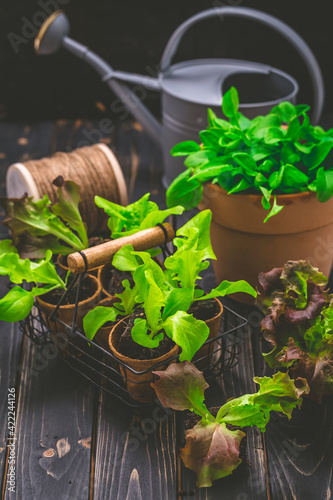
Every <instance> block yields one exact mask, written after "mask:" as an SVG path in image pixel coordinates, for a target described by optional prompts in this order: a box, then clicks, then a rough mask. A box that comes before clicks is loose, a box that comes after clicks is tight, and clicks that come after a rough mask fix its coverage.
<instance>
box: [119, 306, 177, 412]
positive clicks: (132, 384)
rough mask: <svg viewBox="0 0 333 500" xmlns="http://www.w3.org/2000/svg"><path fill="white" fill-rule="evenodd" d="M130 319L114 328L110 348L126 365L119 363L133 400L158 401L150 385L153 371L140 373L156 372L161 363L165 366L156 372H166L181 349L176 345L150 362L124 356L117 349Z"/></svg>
mask: <svg viewBox="0 0 333 500" xmlns="http://www.w3.org/2000/svg"><path fill="white" fill-rule="evenodd" d="M129 318H130V316H127V317H126V318H124V319H122V320H121V321H119V322H118V323H117V324H116V325H115V326H114V327H113V328H112V330H111V332H110V336H109V346H110V349H111V352H112V354H113V355H114V357H115V358H117V359H119V360H120V361H122V362H123V363H124V364H125V365H126V366H123V365H122V364H120V363H119V370H120V373H121V374H122V376H123V377H124V383H125V386H126V389H127V391H128V392H129V394H130V396H131V398H132V399H134V400H135V401H138V402H140V403H151V402H153V401H154V400H155V399H156V393H155V391H154V389H153V388H152V387H151V385H150V384H151V382H152V381H153V375H152V371H148V372H147V373H143V374H141V373H139V372H142V371H144V370H149V369H152V370H154V367H155V366H156V365H157V364H159V363H161V362H165V364H162V365H160V366H158V367H157V368H156V370H159V371H161V370H165V369H166V368H167V367H168V365H169V364H170V359H171V358H173V357H174V356H176V355H177V354H178V353H179V350H180V349H179V347H178V346H177V345H175V346H174V347H173V348H172V349H171V351H169V352H168V353H166V354H164V355H163V356H160V357H159V358H155V359H149V360H140V359H132V358H129V357H127V356H124V355H123V354H121V353H120V352H118V350H117V347H118V344H119V339H120V336H121V334H122V333H123V331H124V329H125V328H126V325H127V321H128V319H129ZM127 367H130V368H132V369H133V370H135V372H138V373H132V372H131V371H130V370H129V369H128V368H127Z"/></svg>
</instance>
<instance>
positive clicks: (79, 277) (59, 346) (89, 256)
mask: <svg viewBox="0 0 333 500" xmlns="http://www.w3.org/2000/svg"><path fill="white" fill-rule="evenodd" d="M131 238H133V239H135V240H136V243H138V241H139V240H140V242H141V243H140V245H141V246H140V248H141V249H147V248H153V247H154V246H156V245H160V246H161V249H162V252H163V256H164V258H165V257H166V256H167V255H170V253H171V252H170V249H169V248H168V246H167V244H168V242H170V241H172V239H173V238H174V231H173V229H172V227H171V226H170V225H169V224H158V225H157V227H156V228H151V229H148V230H144V231H141V232H139V233H136V235H134V236H131ZM131 242H132V241H131ZM126 243H129V241H128V238H120V239H118V240H115V241H111V242H108V243H104V244H103V245H100V247H96V248H99V250H98V252H97V250H96V248H95V249H87V250H85V251H79V252H77V253H75V254H72V255H71V256H70V257H72V260H73V262H74V264H75V266H74V267H75V270H73V272H74V271H75V272H74V274H73V275H72V280H71V282H70V283H69V286H68V287H67V290H66V291H65V293H64V294H63V296H62V297H61V298H60V300H59V301H58V304H57V305H56V307H55V309H54V310H53V311H52V313H51V312H50V310H45V307H46V304H45V306H43V305H42V304H41V303H39V302H38V299H37V301H36V303H35V306H34V308H33V309H32V312H31V313H30V315H29V316H28V317H27V318H26V319H25V320H23V321H21V328H22V330H23V331H24V332H25V333H26V334H27V335H28V337H30V338H31V339H32V340H33V341H34V342H35V343H36V344H38V345H40V346H41V349H42V350H43V353H44V354H46V357H47V355H49V356H50V357H54V356H55V355H58V356H59V357H60V358H61V359H62V360H63V361H64V362H65V363H67V364H68V365H69V366H70V367H71V368H72V369H74V370H75V371H77V372H79V373H80V374H81V375H83V376H84V377H85V378H86V379H87V380H89V381H90V382H92V383H93V384H95V385H96V386H98V387H99V388H101V389H102V390H103V391H106V392H108V393H110V394H112V395H114V396H116V397H117V398H119V399H121V400H122V401H124V402H125V403H126V404H127V405H128V406H131V407H140V406H142V405H144V406H147V405H149V404H154V403H155V400H156V394H155V391H154V389H153V388H152V387H151V382H153V381H154V379H155V376H154V374H153V373H152V372H154V371H159V370H164V369H166V367H167V365H168V364H170V363H172V362H177V361H179V354H175V355H174V356H173V357H169V358H168V359H167V360H166V359H165V358H163V360H162V361H158V359H156V363H154V361H152V363H150V366H149V368H147V369H145V370H142V371H137V370H135V369H133V367H131V366H130V365H129V362H128V363H125V362H124V361H123V360H122V359H118V357H116V356H115V355H114V354H113V353H112V351H111V349H110V348H108V342H107V341H106V342H105V343H104V344H103V347H101V345H100V342H99V343H97V342H98V339H97V334H96V336H95V338H94V340H93V341H92V340H89V339H87V338H86V336H85V335H84V334H83V333H82V332H81V330H80V329H79V328H78V327H77V323H76V318H77V314H78V305H79V294H80V290H81V286H82V282H83V279H84V277H85V276H86V274H85V273H86V272H87V271H89V270H91V269H94V268H95V267H96V265H104V264H106V263H107V262H110V257H111V255H113V254H114V253H115V251H116V250H117V249H119V248H121V246H123V245H124V244H126ZM133 246H134V245H133ZM97 253H98V254H99V256H98V261H96V255H97ZM75 286H76V291H75V296H76V300H75V304H74V311H73V318H72V319H71V324H70V325H69V324H66V323H65V322H64V321H62V320H61V319H60V318H59V314H58V312H59V310H60V309H59V308H60V306H61V304H62V303H64V300H65V297H66V296H67V295H68V294H69V292H70V290H71V289H72V288H74V287H75ZM74 290H75V288H74ZM43 307H44V309H43ZM66 321H67V320H66ZM123 321H124V320H123ZM81 324H82V322H81ZM110 331H111V327H110ZM247 333H248V325H247V320H246V319H245V318H243V317H242V316H240V315H239V314H237V313H236V312H234V311H232V310H231V309H229V308H228V307H226V306H224V308H223V313H222V320H221V322H220V328H219V331H218V333H217V335H216V337H214V338H209V339H208V340H207V341H206V342H205V343H204V344H203V346H202V348H201V350H199V351H198V353H197V354H196V356H195V357H194V361H193V363H194V364H195V365H196V366H197V368H198V369H199V370H201V371H203V372H204V375H205V377H206V379H207V380H209V379H212V378H214V377H217V376H218V375H220V374H222V373H223V372H225V371H227V370H230V368H232V367H233V366H235V365H236V364H237V363H238V355H239V353H240V344H241V342H242V339H243V338H244V334H245V335H246V334H247ZM96 340H97V341H96ZM104 347H106V348H104ZM107 349H108V350H107ZM177 352H178V351H177ZM200 352H201V353H203V355H202V354H200ZM48 353H49V354H48ZM199 356H200V357H199ZM127 359H129V358H127ZM160 359H162V358H160Z"/></svg>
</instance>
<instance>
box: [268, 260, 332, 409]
mask: <svg viewBox="0 0 333 500" xmlns="http://www.w3.org/2000/svg"><path fill="white" fill-rule="evenodd" d="M259 281H260V283H261V287H262V290H261V292H262V293H261V296H259V297H260V298H259V301H260V304H261V307H262V309H263V310H264V311H265V312H266V313H267V314H266V316H265V318H264V319H263V320H262V323H261V329H262V332H263V334H264V338H265V339H266V340H267V341H268V342H270V343H271V344H272V346H273V349H272V351H271V352H269V353H265V354H264V357H265V359H266V361H267V362H268V364H269V365H270V366H271V367H272V368H273V367H274V368H279V367H280V368H281V367H283V368H288V369H289V372H290V373H291V375H292V376H293V377H295V378H296V377H304V378H305V379H306V380H307V381H308V384H309V387H310V392H309V394H308V396H309V397H310V398H311V399H313V400H315V401H317V402H320V401H321V399H322V397H323V396H325V395H329V394H332V391H333V371H332V370H333V368H332V367H333V302H332V295H330V294H329V293H328V292H327V291H326V290H325V289H324V287H325V286H326V284H327V278H326V277H325V276H324V275H323V274H322V273H320V272H319V271H318V269H317V268H313V267H312V266H311V265H310V264H309V263H308V262H304V261H297V262H295V261H289V262H288V263H287V264H286V265H285V266H284V267H283V269H281V270H277V269H275V270H272V271H271V272H270V273H266V274H261V275H260V276H259Z"/></svg>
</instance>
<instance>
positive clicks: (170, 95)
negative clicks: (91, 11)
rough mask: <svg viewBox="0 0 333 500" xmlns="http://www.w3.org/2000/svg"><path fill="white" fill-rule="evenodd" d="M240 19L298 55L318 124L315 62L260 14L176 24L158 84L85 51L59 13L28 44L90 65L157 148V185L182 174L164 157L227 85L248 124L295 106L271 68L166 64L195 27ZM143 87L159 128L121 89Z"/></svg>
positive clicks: (290, 87)
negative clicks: (160, 166) (156, 109)
mask: <svg viewBox="0 0 333 500" xmlns="http://www.w3.org/2000/svg"><path fill="white" fill-rule="evenodd" d="M216 16H223V17H230V16H235V17H240V18H247V19H250V20H254V21H258V22H259V23H261V24H264V25H266V26H269V27H270V28H273V29H274V30H275V31H277V32H278V33H279V34H281V35H282V36H283V37H284V38H285V39H286V40H288V41H289V42H290V44H291V45H292V46H293V47H294V48H295V49H296V51H297V52H298V53H299V55H300V56H301V58H302V59H303V62H304V63H305V65H306V67H307V69H308V71H309V74H310V77H311V81H312V85H313V90H314V97H315V99H314V106H313V114H312V121H313V123H317V121H318V120H319V118H320V115H321V111H322V108H323V104H324V83H323V77H322V73H321V70H320V67H319V64H318V62H317V60H316V58H315V56H314V54H313V52H312V51H311V49H310V48H309V46H308V45H307V44H306V43H305V41H304V40H303V39H302V38H301V37H300V36H299V35H298V34H297V33H296V32H295V31H294V30H292V29H291V28H290V27H289V26H288V25H286V24H285V23H283V22H282V21H280V20H279V19H277V18H275V17H273V16H271V15H268V14H266V13H263V12H261V11H258V10H255V9H250V8H245V7H216V8H212V9H208V10H205V11H203V12H200V13H198V14H196V15H194V16H192V17H190V18H189V19H187V21H185V22H184V23H183V24H181V25H180V26H179V27H178V28H177V29H176V31H175V32H174V33H173V35H172V36H171V38H170V40H169V42H168V44H167V46H166V48H165V50H164V53H163V56H162V59H161V64H160V73H159V75H158V78H152V77H150V76H142V75H137V74H130V73H126V72H123V71H115V70H114V69H113V68H112V67H111V66H109V64H107V63H106V62H105V61H104V60H103V59H102V58H100V57H99V56H98V55H96V54H95V53H94V52H92V51H91V50H89V49H88V47H85V46H84V45H82V44H80V43H78V42H76V41H75V40H73V39H71V38H69V37H68V34H69V30H70V26H69V21H68V19H67V17H66V15H65V14H64V13H63V12H62V11H58V12H55V13H54V14H52V15H51V16H50V17H49V18H48V19H47V20H46V21H45V22H44V24H43V25H42V27H41V29H40V32H39V34H38V35H37V37H36V39H35V50H36V52H37V53H38V54H45V55H48V54H52V53H54V52H56V51H57V50H58V49H59V48H60V47H64V48H65V49H67V50H68V51H69V52H72V53H73V54H74V55H76V56H77V57H79V58H80V59H83V60H84V61H86V62H87V63H88V64H90V65H91V66H92V67H93V68H94V69H95V70H96V71H97V72H98V73H99V74H100V75H101V77H102V81H103V82H105V83H106V84H107V85H108V86H109V87H110V88H111V89H112V91H113V92H114V93H115V94H116V95H117V96H118V97H119V98H120V99H121V101H122V102H123V103H124V104H125V105H126V107H127V108H128V109H129V110H130V111H131V113H132V114H133V115H134V117H135V118H136V119H137V120H138V121H139V122H140V123H141V124H142V125H143V127H144V128H145V129H146V131H147V132H148V133H149V135H150V136H151V138H152V139H153V140H154V141H155V142H156V143H157V144H158V145H159V146H160V147H161V149H162V152H163V159H164V168H165V175H164V179H163V182H164V185H165V186H166V187H168V186H169V185H170V183H171V182H172V180H173V179H174V178H175V177H176V176H177V175H178V174H180V173H181V172H182V171H183V170H184V166H183V160H184V159H183V158H179V157H178V158H174V157H172V156H171V155H170V150H171V148H172V147H173V146H174V145H175V144H177V143H178V142H181V141H185V140H198V133H199V132H200V130H202V129H204V128H205V127H206V124H207V108H208V107H210V108H212V109H213V111H215V113H216V114H217V115H218V116H220V117H222V111H221V102H222V99H223V94H224V93H225V92H226V91H227V90H228V89H229V88H230V87H231V86H232V85H233V86H235V87H236V88H237V90H238V92H239V96H240V106H239V110H240V111H241V112H242V113H243V114H244V115H246V116H247V117H248V118H253V117H254V116H257V115H261V114H266V113H268V112H269V110H270V109H271V108H272V107H273V106H275V105H277V104H278V103H279V102H282V101H290V102H295V100H296V95H297V92H298V84H297V82H296V81H295V79H294V78H292V77H291V76H290V75H288V74H287V73H285V72H283V71H280V70H278V69H275V68H272V67H270V66H267V65H264V64H259V63H254V62H249V61H241V60H234V59H197V60H190V61H186V62H182V63H177V64H173V65H171V61H172V58H173V56H174V54H175V53H176V50H177V48H178V45H179V43H180V41H181V39H182V37H183V35H184V34H185V32H186V31H187V30H188V29H189V28H191V27H192V26H193V25H194V24H196V23H197V22H198V21H202V20H205V19H208V18H212V17H216ZM120 81H121V82H127V83H130V84H136V85H142V86H143V87H145V88H147V89H151V90H155V91H160V92H161V94H162V111H163V113H162V115H163V119H162V125H161V124H160V123H159V122H158V121H157V120H156V118H155V117H154V116H153V115H152V114H151V113H150V111H149V110H148V109H147V108H146V107H145V106H144V105H143V103H142V101H141V100H140V99H139V98H138V97H137V96H136V95H135V93H133V92H132V91H131V90H130V89H129V88H128V86H127V85H125V84H124V83H120Z"/></svg>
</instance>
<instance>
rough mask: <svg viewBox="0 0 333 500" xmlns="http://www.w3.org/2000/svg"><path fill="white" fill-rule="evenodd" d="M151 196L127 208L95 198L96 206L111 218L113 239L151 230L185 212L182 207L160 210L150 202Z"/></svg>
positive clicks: (109, 225) (109, 221)
mask: <svg viewBox="0 0 333 500" xmlns="http://www.w3.org/2000/svg"><path fill="white" fill-rule="evenodd" d="M149 196H150V193H146V194H145V195H144V196H143V197H142V198H140V200H138V201H136V202H134V203H131V204H130V205H127V207H123V206H122V205H117V204H116V203H113V202H111V201H108V200H105V199H104V198H101V197H100V196H95V203H96V205H97V206H98V207H100V208H102V209H103V210H104V211H105V213H106V214H107V215H109V217H110V218H109V220H108V227H109V229H110V231H111V236H112V238H113V239H117V238H121V237H123V236H129V235H131V234H135V233H137V232H138V231H143V230H144V229H149V228H150V227H154V226H156V225H157V224H161V223H162V222H163V221H164V220H165V219H166V218H167V217H169V216H170V215H179V214H182V213H183V211H184V208H183V207H181V206H175V207H173V208H169V209H167V210H160V209H159V208H158V205H157V204H156V203H154V202H153V201H149Z"/></svg>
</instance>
